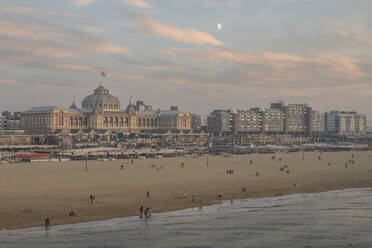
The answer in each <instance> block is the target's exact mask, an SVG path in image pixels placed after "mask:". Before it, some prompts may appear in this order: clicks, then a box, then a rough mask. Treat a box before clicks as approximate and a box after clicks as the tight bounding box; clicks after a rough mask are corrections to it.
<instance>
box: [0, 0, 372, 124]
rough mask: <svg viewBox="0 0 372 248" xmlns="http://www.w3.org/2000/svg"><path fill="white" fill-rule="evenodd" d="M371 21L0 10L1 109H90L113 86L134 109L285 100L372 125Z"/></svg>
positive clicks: (328, 6) (125, 3) (296, 12)
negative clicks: (141, 104) (354, 114)
mask: <svg viewBox="0 0 372 248" xmlns="http://www.w3.org/2000/svg"><path fill="white" fill-rule="evenodd" d="M371 13H372V0H0V110H4V109H7V110H11V111H15V110H17V111H22V110H27V109H29V108H31V107H33V106H41V105H57V106H61V107H68V106H69V105H70V104H71V102H72V100H73V97H75V98H76V99H77V102H78V104H80V103H81V101H82V99H83V98H84V97H85V96H87V95H89V94H91V93H92V91H93V89H94V88H96V87H97V86H98V85H99V82H100V81H101V80H103V83H104V85H105V86H106V87H107V88H109V89H110V91H111V93H112V94H114V95H116V96H118V97H119V98H120V99H121V101H122V108H123V109H124V108H125V107H126V105H127V102H128V101H129V97H130V95H132V96H133V99H134V100H137V99H141V100H144V101H145V103H147V104H151V105H153V107H154V108H168V107H169V106H170V105H178V106H179V108H180V109H181V110H183V111H191V112H196V113H201V114H206V113H208V112H210V111H211V110H212V109H215V108H231V107H232V108H240V109H248V108H251V107H255V106H263V107H266V106H268V104H269V103H270V102H273V101H276V100H279V99H283V100H284V101H286V102H288V103H304V102H307V103H309V104H310V105H311V106H312V107H313V108H314V109H317V110H320V111H327V110H333V109H339V110H357V111H359V112H362V113H365V114H367V116H368V117H369V118H372V104H371V97H372V81H371V79H372V14H371ZM218 23H220V24H221V25H222V28H221V29H218V28H217V27H218ZM101 70H104V71H105V72H106V74H107V76H106V77H104V78H102V77H101V76H100V71H101Z"/></svg>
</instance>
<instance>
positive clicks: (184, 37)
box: [138, 17, 223, 45]
mask: <svg viewBox="0 0 372 248" xmlns="http://www.w3.org/2000/svg"><path fill="white" fill-rule="evenodd" d="M138 20H139V21H140V23H141V24H142V25H143V27H144V28H145V30H141V31H142V32H144V33H148V34H153V35H156V36H161V37H166V38H170V39H172V40H176V41H180V42H184V43H195V44H212V45H223V43H222V42H221V41H219V40H217V39H216V38H214V37H213V36H212V35H210V34H208V33H204V32H200V31H198V30H195V29H190V28H177V27H174V26H170V25H165V24H161V23H159V22H157V21H155V20H153V19H150V18H147V17H141V18H138Z"/></svg>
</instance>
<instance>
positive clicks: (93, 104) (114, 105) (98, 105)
mask: <svg viewBox="0 0 372 248" xmlns="http://www.w3.org/2000/svg"><path fill="white" fill-rule="evenodd" d="M82 107H83V109H85V110H89V111H92V110H94V109H102V110H104V111H120V100H119V98H117V97H116V96H113V95H110V94H109V90H108V89H106V88H105V87H103V85H102V84H101V85H100V86H99V87H98V88H97V89H95V90H94V93H93V94H92V95H89V96H87V97H85V98H84V100H83V102H82Z"/></svg>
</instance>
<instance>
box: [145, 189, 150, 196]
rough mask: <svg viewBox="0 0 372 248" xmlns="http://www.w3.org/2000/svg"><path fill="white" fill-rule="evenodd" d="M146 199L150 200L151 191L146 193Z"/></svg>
mask: <svg viewBox="0 0 372 248" xmlns="http://www.w3.org/2000/svg"><path fill="white" fill-rule="evenodd" d="M146 198H150V191H149V190H147V192H146Z"/></svg>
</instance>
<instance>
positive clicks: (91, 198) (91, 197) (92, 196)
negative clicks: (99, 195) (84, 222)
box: [89, 195, 96, 204]
mask: <svg viewBox="0 0 372 248" xmlns="http://www.w3.org/2000/svg"><path fill="white" fill-rule="evenodd" d="M95 198H96V197H95V196H94V195H90V196H89V201H90V204H93V203H94V199H95Z"/></svg>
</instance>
